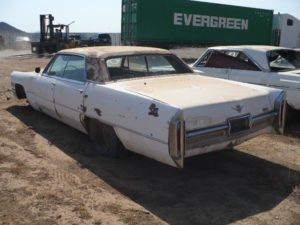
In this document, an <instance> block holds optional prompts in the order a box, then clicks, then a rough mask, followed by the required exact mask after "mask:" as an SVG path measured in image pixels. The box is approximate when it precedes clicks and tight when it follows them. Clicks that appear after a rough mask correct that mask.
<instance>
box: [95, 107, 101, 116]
mask: <svg viewBox="0 0 300 225" xmlns="http://www.w3.org/2000/svg"><path fill="white" fill-rule="evenodd" d="M94 110H95V112H96V113H97V115H98V116H102V112H101V110H100V109H98V108H95V109H94Z"/></svg>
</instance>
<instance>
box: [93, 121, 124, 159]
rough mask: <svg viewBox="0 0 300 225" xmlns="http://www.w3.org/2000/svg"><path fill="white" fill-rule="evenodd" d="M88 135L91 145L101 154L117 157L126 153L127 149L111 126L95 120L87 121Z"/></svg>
mask: <svg viewBox="0 0 300 225" xmlns="http://www.w3.org/2000/svg"><path fill="white" fill-rule="evenodd" d="M89 136H90V139H91V141H92V143H93V146H94V148H95V150H96V151H97V152H99V153H100V154H101V155H105V156H109V157H112V158H119V157H122V156H125V155H127V150H126V149H125V147H124V146H123V144H122V143H121V141H120V140H119V138H118V137H117V135H116V132H115V130H114V128H113V127H111V126H108V125H106V124H102V123H100V122H98V121H97V120H90V122H89Z"/></svg>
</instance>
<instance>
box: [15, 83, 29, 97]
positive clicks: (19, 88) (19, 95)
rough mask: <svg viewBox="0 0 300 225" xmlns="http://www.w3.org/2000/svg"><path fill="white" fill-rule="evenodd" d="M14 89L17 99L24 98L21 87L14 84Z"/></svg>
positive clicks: (23, 91)
mask: <svg viewBox="0 0 300 225" xmlns="http://www.w3.org/2000/svg"><path fill="white" fill-rule="evenodd" d="M15 88H16V95H17V98H18V99H23V98H26V93H25V90H24V87H23V86H22V85H20V84H16V85H15Z"/></svg>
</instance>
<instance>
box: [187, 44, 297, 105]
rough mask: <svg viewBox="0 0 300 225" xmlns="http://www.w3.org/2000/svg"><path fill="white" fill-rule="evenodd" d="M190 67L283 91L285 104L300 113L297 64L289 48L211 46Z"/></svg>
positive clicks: (210, 74) (213, 75)
mask: <svg viewBox="0 0 300 225" xmlns="http://www.w3.org/2000/svg"><path fill="white" fill-rule="evenodd" d="M191 66H192V68H193V70H194V71H195V72H198V73H200V74H201V75H205V76H211V77H218V78H222V79H229V80H235V81H241V82H246V83H251V84H259V85H265V86H268V87H275V88H280V89H283V90H285V91H286V92H287V103H288V105H289V106H291V107H292V108H294V109H297V110H300V61H299V59H298V58H297V56H296V52H295V50H293V49H288V48H282V47H274V46H255V45H254V46H219V47H211V48H208V49H207V50H206V51H205V52H204V53H203V54H202V55H201V56H200V57H199V58H198V59H197V60H196V61H195V63H193V64H192V65H191Z"/></svg>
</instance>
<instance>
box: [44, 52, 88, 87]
mask: <svg viewBox="0 0 300 225" xmlns="http://www.w3.org/2000/svg"><path fill="white" fill-rule="evenodd" d="M46 74H48V75H50V76H56V77H62V78H66V79H70V80H75V81H81V82H84V81H86V72H85V60H84V57H81V56H76V55H58V56H57V57H56V58H55V59H54V61H53V63H52V64H51V65H50V66H49V67H48V68H47V69H46Z"/></svg>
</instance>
